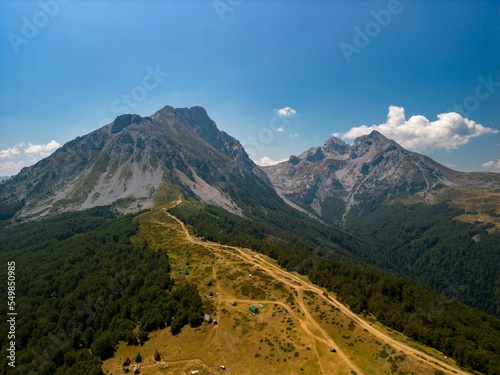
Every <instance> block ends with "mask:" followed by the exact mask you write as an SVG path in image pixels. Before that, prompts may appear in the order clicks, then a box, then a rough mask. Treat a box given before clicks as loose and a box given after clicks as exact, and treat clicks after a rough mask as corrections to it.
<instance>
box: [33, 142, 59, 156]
mask: <svg viewBox="0 0 500 375" xmlns="http://www.w3.org/2000/svg"><path fill="white" fill-rule="evenodd" d="M59 147H61V144H60V143H59V142H56V141H54V140H52V141H50V142H49V143H47V144H41V145H34V144H31V143H28V147H27V148H25V149H24V152H25V153H26V154H28V155H35V156H36V155H39V156H41V157H47V156H49V155H50V154H52V153H53V152H54V151H55V150H57V149H58V148H59Z"/></svg>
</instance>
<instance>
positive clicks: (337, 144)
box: [323, 137, 350, 155]
mask: <svg viewBox="0 0 500 375" xmlns="http://www.w3.org/2000/svg"><path fill="white" fill-rule="evenodd" d="M349 149H350V146H349V145H348V144H347V143H345V142H344V141H343V140H341V139H339V138H337V137H331V138H329V139H328V140H327V141H326V142H325V144H324V145H323V151H324V152H325V153H326V154H334V155H345V154H346V153H348V152H349Z"/></svg>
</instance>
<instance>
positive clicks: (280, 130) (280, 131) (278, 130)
mask: <svg viewBox="0 0 500 375" xmlns="http://www.w3.org/2000/svg"><path fill="white" fill-rule="evenodd" d="M284 131H285V128H278V129H276V132H277V133H283V132H284Z"/></svg>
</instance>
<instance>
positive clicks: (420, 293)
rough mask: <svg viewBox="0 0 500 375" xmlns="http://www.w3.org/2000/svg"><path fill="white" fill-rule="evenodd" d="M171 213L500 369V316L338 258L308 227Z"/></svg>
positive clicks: (475, 362)
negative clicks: (284, 227)
mask: <svg viewBox="0 0 500 375" xmlns="http://www.w3.org/2000/svg"><path fill="white" fill-rule="evenodd" d="M171 212H172V213H173V214H175V215H176V216H177V217H179V218H180V219H181V220H183V221H184V222H185V223H186V224H187V225H188V226H190V227H191V228H193V230H194V231H196V232H197V233H198V234H199V235H200V236H204V237H205V238H207V239H209V240H212V241H219V242H221V243H226V244H231V245H237V246H245V247H250V248H252V249H254V250H256V251H259V252H262V253H264V254H266V255H269V256H270V257H272V258H274V259H277V261H278V263H279V264H280V265H281V266H282V267H284V268H286V269H287V270H288V271H297V272H299V273H301V274H304V275H308V276H309V278H310V279H311V281H313V282H314V283H316V284H318V285H320V286H324V287H326V288H327V289H328V290H330V291H332V292H334V293H335V294H336V295H337V297H338V298H339V299H341V300H342V301H343V302H344V303H346V304H347V305H348V306H349V307H350V308H351V309H352V310H353V311H354V312H356V313H359V314H364V315H369V316H375V317H376V318H377V319H378V320H379V321H381V322H382V323H384V324H385V325H387V326H389V327H391V328H393V329H395V330H398V331H400V332H403V333H404V334H406V335H407V336H409V337H411V338H413V339H414V340H417V341H419V342H421V343H423V344H426V345H428V346H431V347H434V348H436V349H438V350H441V351H442V352H443V353H444V354H446V355H448V356H450V357H452V358H454V359H455V360H456V361H457V363H458V364H459V365H460V366H463V367H467V368H471V369H474V370H477V371H481V372H484V373H486V374H490V375H500V341H499V340H498V337H500V320H499V319H498V318H496V317H494V316H491V315H488V314H486V313H483V312H481V311H477V310H474V309H472V308H470V307H467V306H465V305H462V304H460V303H458V302H453V301H452V300H449V299H446V298H445V297H442V296H440V295H438V294H437V293H435V292H431V291H429V290H426V289H423V288H421V287H418V286H416V285H413V284H411V283H409V282H407V281H404V280H402V279H398V278H396V277H394V276H390V275H388V274H385V273H382V272H381V271H377V270H375V269H370V268H366V267H364V266H361V265H360V264H357V263H355V262H352V263H349V262H346V261H339V260H338V259H339V258H337V259H335V258H336V257H334V256H332V255H331V254H332V252H329V253H326V254H325V250H324V249H321V246H320V244H321V243H322V241H321V240H319V239H316V240H315V241H309V240H308V239H309V236H308V234H307V232H304V229H303V228H301V229H300V228H297V227H296V228H295V231H293V230H292V232H288V234H287V236H288V237H287V236H281V234H282V232H281V231H280V229H276V227H275V226H273V225H268V224H264V223H263V222H256V221H255V220H249V219H246V218H241V217H237V216H235V215H232V214H230V213H228V212H226V211H225V210H222V209H219V208H217V207H212V206H210V207H208V208H207V209H206V210H199V209H196V208H193V207H191V206H189V205H188V204H182V205H179V206H176V207H174V208H173V209H172V210H171ZM294 233H295V234H294ZM297 236H300V237H301V238H300V239H299V238H297Z"/></svg>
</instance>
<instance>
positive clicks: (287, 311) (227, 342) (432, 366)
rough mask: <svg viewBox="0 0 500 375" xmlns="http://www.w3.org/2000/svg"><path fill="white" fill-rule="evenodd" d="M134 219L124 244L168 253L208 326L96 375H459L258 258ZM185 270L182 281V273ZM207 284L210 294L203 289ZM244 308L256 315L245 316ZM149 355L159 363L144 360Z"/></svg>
mask: <svg viewBox="0 0 500 375" xmlns="http://www.w3.org/2000/svg"><path fill="white" fill-rule="evenodd" d="M177 203H179V201H178V202H177ZM138 220H139V222H140V229H139V232H138V233H137V234H136V236H135V237H134V238H133V241H134V242H136V243H141V242H143V241H144V240H147V241H148V243H149V244H150V246H152V247H153V248H163V249H167V252H168V255H169V261H170V264H171V267H172V272H171V274H172V277H173V278H174V279H175V280H176V281H177V283H179V284H181V283H184V282H190V283H195V284H196V285H197V286H198V289H199V291H200V294H202V296H203V300H204V304H205V310H206V311H205V313H208V314H210V316H211V318H212V319H215V320H217V324H213V323H207V322H204V323H203V325H202V326H201V327H198V328H191V327H188V326H186V327H185V328H184V329H183V330H182V332H181V333H180V334H178V335H175V336H174V335H172V334H171V333H170V330H169V329H168V328H166V329H162V330H158V331H155V332H153V333H151V334H150V338H149V340H148V341H146V342H145V343H144V345H143V346H142V347H138V346H129V345H127V344H125V343H122V344H121V345H120V346H119V348H118V350H117V351H116V353H115V356H114V357H112V358H110V359H108V360H106V361H105V362H104V364H103V370H104V372H105V373H109V374H121V373H123V370H122V366H121V364H122V363H123V360H124V359H125V358H126V357H129V358H131V359H132V360H133V358H134V357H135V355H136V354H137V352H139V353H141V355H142V358H143V362H142V364H141V365H140V370H141V373H142V374H146V375H147V374H190V373H197V374H212V373H221V372H224V373H228V374H231V373H232V374H258V373H262V372H265V373H268V374H282V373H289V374H348V373H349V371H351V370H354V371H356V373H357V374H365V375H369V374H370V375H372V374H373V375H375V374H391V373H395V374H407V375H409V374H468V373H467V372H465V371H463V370H460V369H459V368H458V367H457V366H456V365H455V364H454V363H453V361H452V360H451V359H445V357H444V356H443V355H442V354H441V353H439V352H438V351H436V350H434V349H430V348H427V347H424V346H422V345H420V344H417V343H415V342H413V341H411V340H408V339H407V338H405V337H404V336H403V335H401V334H398V333H396V332H394V331H391V330H388V329H386V328H384V327H383V326H381V325H379V324H378V323H376V322H375V321H374V319H372V318H369V317H368V318H362V317H360V316H358V315H356V314H354V313H353V312H351V311H350V310H349V309H348V308H347V307H345V306H344V305H343V304H341V303H340V302H339V301H338V300H337V299H336V298H335V296H333V295H329V294H327V292H326V290H324V289H322V288H319V287H317V286H315V285H313V284H312V283H311V282H310V281H309V280H308V279H307V278H306V277H304V276H300V275H298V274H296V273H289V272H286V271H285V270H283V269H282V268H280V267H279V266H278V265H277V264H276V261H274V260H272V259H270V258H268V257H267V256H265V255H262V254H258V253H255V252H253V251H251V250H249V249H244V248H238V247H234V246H226V245H220V244H218V243H214V242H209V241H205V240H204V239H202V238H200V237H196V236H194V235H192V234H190V233H189V231H188V229H187V228H186V226H185V225H184V224H183V223H182V222H181V221H180V220H179V219H177V218H176V217H175V216H173V215H171V214H169V213H168V212H167V211H166V210H165V209H159V210H155V211H151V212H146V213H144V214H142V215H140V216H139V217H138ZM186 261H187V262H188V265H186ZM186 268H187V270H188V275H184V274H183V273H184V269H186ZM208 280H210V281H211V284H212V285H210V286H207V285H206V282H207V281H208ZM209 294H212V296H210V295H209ZM231 302H234V304H235V306H232V304H231ZM250 306H256V307H257V308H258V310H259V312H258V313H256V314H253V313H252V312H251V311H249V307H250ZM207 310H208V311H207ZM330 349H335V352H331V351H330ZM155 350H158V351H159V352H160V354H161V361H159V362H156V361H154V359H153V353H154V352H155ZM220 365H223V366H224V367H225V370H222V369H221V368H220V367H219V366H220ZM196 371H198V372H196Z"/></svg>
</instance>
